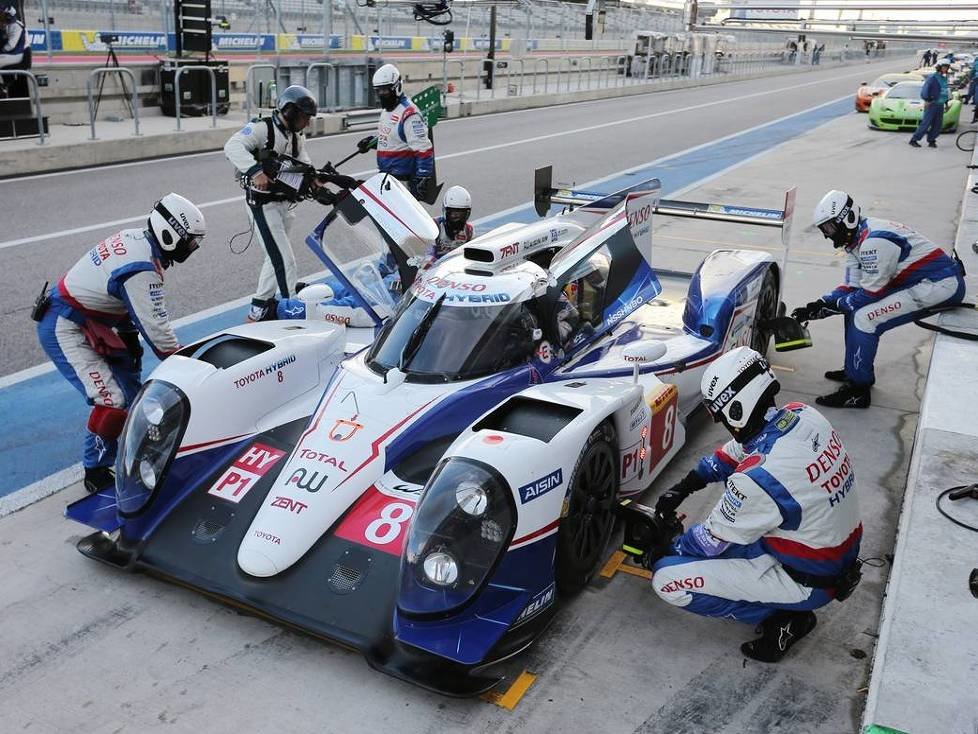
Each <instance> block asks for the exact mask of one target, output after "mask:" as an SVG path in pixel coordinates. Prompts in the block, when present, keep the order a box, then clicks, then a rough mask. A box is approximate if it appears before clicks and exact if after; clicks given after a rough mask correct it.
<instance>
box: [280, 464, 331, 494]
mask: <svg viewBox="0 0 978 734" xmlns="http://www.w3.org/2000/svg"><path fill="white" fill-rule="evenodd" d="M307 475H308V476H307ZM327 479H329V475H328V474H326V473H323V478H322V479H319V472H318V471H314V472H312V473H309V472H308V471H307V470H306V469H301V468H300V469H296V470H295V471H294V472H292V476H291V477H289V481H288V482H286V484H294V485H295V486H297V487H298V488H299V489H304V490H306V491H307V492H318V491H319V490H321V489H322V488H323V485H324V484H326V480H327Z"/></svg>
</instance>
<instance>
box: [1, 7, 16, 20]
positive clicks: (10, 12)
mask: <svg viewBox="0 0 978 734" xmlns="http://www.w3.org/2000/svg"><path fill="white" fill-rule="evenodd" d="M16 21H17V8H15V7H14V6H13V5H0V25H5V24H7V23H15V22H16Z"/></svg>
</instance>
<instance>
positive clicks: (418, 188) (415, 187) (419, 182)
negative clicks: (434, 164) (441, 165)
mask: <svg viewBox="0 0 978 734" xmlns="http://www.w3.org/2000/svg"><path fill="white" fill-rule="evenodd" d="M428 181H429V179H428V177H427V176H418V177H417V178H412V179H411V184H410V189H411V194H412V195H413V196H414V198H415V199H417V200H418V201H424V199H425V197H426V196H427V195H428Z"/></svg>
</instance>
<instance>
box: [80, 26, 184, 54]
mask: <svg viewBox="0 0 978 734" xmlns="http://www.w3.org/2000/svg"><path fill="white" fill-rule="evenodd" d="M103 33H110V34H112V35H113V36H115V37H116V41H115V42H114V43H113V44H112V46H113V48H115V49H116V50H117V51H123V50H125V51H163V52H166V51H167V50H168V49H169V48H170V43H169V39H167V34H166V33H162V32H160V33H156V32H146V31H61V43H62V50H64V51H82V52H84V51H89V52H98V53H106V52H107V51H108V50H109V47H108V46H107V45H105V44H104V43H102V41H101V40H99V36H100V35H101V34H103Z"/></svg>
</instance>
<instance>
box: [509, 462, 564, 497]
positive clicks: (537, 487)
mask: <svg viewBox="0 0 978 734" xmlns="http://www.w3.org/2000/svg"><path fill="white" fill-rule="evenodd" d="M563 483H564V472H563V470H561V469H558V470H557V471H553V472H550V473H549V474H548V475H547V476H545V477H541V478H540V479H537V480H536V481H534V482H530V483H529V484H524V485H523V486H522V487H520V488H519V493H520V503H521V504H524V505H525V504H526V503H527V502H529V501H530V500H535V499H536V498H537V497H540V496H541V495H545V494H546V493H547V492H549V491H550V490H551V489H554V488H555V487H559V486H560V485H561V484H563Z"/></svg>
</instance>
